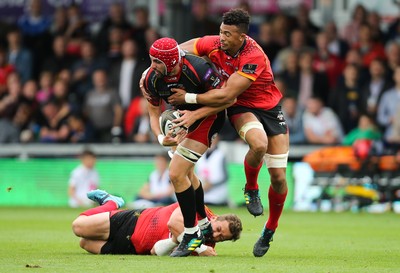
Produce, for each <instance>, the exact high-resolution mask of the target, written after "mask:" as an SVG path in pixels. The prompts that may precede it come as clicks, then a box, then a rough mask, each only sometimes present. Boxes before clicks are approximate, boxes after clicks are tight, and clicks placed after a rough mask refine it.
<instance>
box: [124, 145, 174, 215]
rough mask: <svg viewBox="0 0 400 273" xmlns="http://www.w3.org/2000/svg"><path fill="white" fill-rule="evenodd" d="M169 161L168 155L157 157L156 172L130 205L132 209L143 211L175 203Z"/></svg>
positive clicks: (152, 173)
mask: <svg viewBox="0 0 400 273" xmlns="http://www.w3.org/2000/svg"><path fill="white" fill-rule="evenodd" d="M169 161H170V158H169V156H168V154H167V153H162V154H158V155H156V156H155V158H154V165H155V170H153V171H152V172H151V173H150V176H149V180H148V181H147V182H146V183H145V184H144V185H143V186H142V187H141V189H140V190H139V193H138V195H137V197H136V199H135V200H134V201H133V202H132V203H131V204H129V206H130V207H132V208H135V209H142V208H151V207H156V206H163V205H169V204H172V203H174V202H175V194H174V187H173V186H172V184H171V182H170V181H169V171H168V165H169Z"/></svg>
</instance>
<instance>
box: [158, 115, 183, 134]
mask: <svg viewBox="0 0 400 273" xmlns="http://www.w3.org/2000/svg"><path fill="white" fill-rule="evenodd" d="M180 116H181V115H180V114H179V112H178V111H177V110H172V109H168V110H165V111H164V112H162V114H161V116H160V119H159V121H160V129H161V133H162V134H163V135H164V136H166V135H167V134H168V132H169V131H170V130H172V127H174V125H175V123H173V122H172V121H173V120H174V119H177V118H179V117H180ZM184 129H185V128H184V127H182V126H181V127H176V128H175V129H173V131H172V134H171V136H172V137H175V136H176V135H177V134H178V133H179V132H180V131H181V130H184Z"/></svg>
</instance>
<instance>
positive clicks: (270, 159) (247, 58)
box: [169, 9, 289, 257]
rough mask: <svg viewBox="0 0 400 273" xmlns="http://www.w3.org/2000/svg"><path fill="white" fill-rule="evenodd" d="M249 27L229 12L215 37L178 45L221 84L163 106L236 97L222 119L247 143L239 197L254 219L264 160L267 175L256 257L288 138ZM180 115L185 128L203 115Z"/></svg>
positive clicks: (276, 212) (279, 199)
mask: <svg viewBox="0 0 400 273" xmlns="http://www.w3.org/2000/svg"><path fill="white" fill-rule="evenodd" d="M249 23H250V17H249V15H248V13H247V12H246V11H244V10H242V9H232V10H230V11H228V12H226V13H225V14H224V15H223V18H222V24H221V26H220V33H219V36H217V35H215V36H204V37H202V38H196V39H192V40H190V41H187V42H185V43H183V44H182V45H181V48H182V49H183V50H185V51H188V52H190V53H194V54H196V55H198V56H207V57H208V58H209V59H210V60H211V62H212V63H213V64H214V65H215V66H216V67H217V69H218V70H219V72H220V73H221V74H222V75H223V76H224V79H225V80H226V84H225V85H224V87H222V88H221V89H218V90H210V91H208V92H206V93H204V94H191V93H190V92H189V91H188V90H186V92H185V91H184V90H180V89H174V92H176V93H175V94H174V95H172V96H171V97H170V98H169V102H170V103H171V104H173V105H179V104H181V103H193V104H196V103H198V104H202V105H209V106H218V105H223V104H226V103H227V102H231V101H232V99H234V98H237V102H236V103H235V104H234V105H233V106H232V107H230V108H228V117H229V120H230V122H231V124H232V125H233V126H234V128H235V129H236V131H237V132H238V134H239V136H240V137H241V138H242V139H243V140H244V141H245V142H247V144H248V145H249V150H248V152H247V154H246V156H245V159H244V170H245V175H246V185H245V189H244V196H245V199H246V204H247V209H248V210H249V212H250V213H251V214H253V215H254V216H258V215H261V214H263V207H262V204H261V200H260V197H259V190H258V182H257V179H258V174H259V172H260V169H261V167H262V164H263V161H264V160H265V162H266V166H267V168H268V171H269V174H270V177H271V186H270V188H269V192H268V199H269V218H268V221H267V222H266V224H265V226H264V228H263V231H262V236H261V237H260V238H259V239H258V241H257V242H256V244H255V245H254V248H253V254H254V256H256V257H261V256H263V255H265V253H266V252H267V251H268V249H269V247H270V242H271V241H272V237H273V234H274V232H275V230H276V228H277V226H278V220H279V218H280V216H281V214H282V210H283V206H284V202H285V199H286V195H287V183H286V167H287V160H288V154H289V135H288V130H287V125H286V121H285V119H284V116H283V114H282V111H281V106H280V105H279V102H280V100H281V98H282V94H281V92H280V91H279V90H278V88H277V87H276V86H275V83H274V76H273V73H272V69H271V65H270V62H269V59H268V57H267V56H266V54H265V53H264V52H263V50H262V49H261V47H260V46H259V45H258V44H257V43H256V42H255V41H254V40H253V39H252V38H250V37H249V36H247V34H246V33H247V31H248V29H249ZM182 113H183V116H182V117H180V118H179V119H177V120H176V121H175V122H176V123H177V125H178V126H189V125H190V124H192V123H193V122H194V121H195V120H197V119H198V118H201V117H203V116H206V115H207V109H205V108H204V109H203V108H199V109H198V110H196V111H194V112H189V111H183V112H182Z"/></svg>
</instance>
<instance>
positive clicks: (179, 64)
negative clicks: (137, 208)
mask: <svg viewBox="0 0 400 273" xmlns="http://www.w3.org/2000/svg"><path fill="white" fill-rule="evenodd" d="M149 54H150V59H151V66H150V68H149V69H148V70H147V71H145V78H144V82H143V85H141V89H142V92H143V95H144V97H145V98H146V99H147V101H148V108H149V116H150V125H151V129H152V131H153V133H154V134H155V135H156V136H157V137H158V141H159V142H160V144H161V145H163V146H176V150H175V153H174V155H173V156H172V160H171V163H170V167H169V176H170V180H171V182H172V184H173V185H174V189H175V194H176V198H177V200H178V203H179V206H180V208H181V210H182V214H183V219H184V226H185V231H184V236H183V238H182V241H181V242H180V244H179V246H178V247H177V248H176V249H175V250H174V251H173V252H172V253H171V256H172V257H184V256H188V255H190V254H191V253H192V252H193V251H194V250H195V249H196V248H197V247H200V245H201V244H202V243H203V242H204V240H205V239H204V236H206V237H207V236H212V234H211V233H212V227H211V224H210V222H209V221H208V219H207V217H206V216H207V215H206V212H205V210H204V191H203V188H202V185H201V182H200V181H199V180H198V179H197V177H196V175H195V174H194V165H195V164H196V162H197V161H198V160H199V158H200V157H201V156H202V155H203V154H204V153H205V151H206V150H207V149H208V147H210V145H211V139H212V136H213V135H214V134H216V133H218V132H219V130H220V129H221V127H222V126H223V123H224V121H225V111H223V110H224V109H225V108H226V107H228V106H230V105H231V104H232V103H226V104H221V105H219V106H217V107H207V106H205V107H207V113H208V114H207V116H204V118H202V119H200V120H198V121H196V122H195V123H193V124H191V126H188V131H187V134H185V133H186V132H185V133H183V131H181V132H180V133H178V135H177V136H175V137H172V135H171V134H170V133H169V134H167V135H166V136H164V135H163V134H162V133H161V129H160V125H159V117H160V114H161V103H162V100H164V101H166V102H167V101H168V97H169V96H170V95H171V94H172V91H171V88H181V89H185V90H187V91H188V92H190V93H204V92H206V91H207V90H210V89H215V88H219V87H220V86H221V85H222V80H221V77H220V75H219V74H218V73H217V72H216V71H215V70H214V69H213V68H212V67H211V65H210V64H209V63H207V62H206V61H205V60H204V59H203V58H200V57H197V56H195V55H185V53H184V52H183V51H182V50H181V49H180V48H179V46H178V44H177V42H176V41H175V40H174V39H171V38H161V39H159V40H157V41H155V42H154V43H153V45H152V46H151V48H150V50H149ZM200 107H202V105H198V104H197V105H194V104H182V105H179V106H178V107H177V109H179V110H196V109H198V108H200ZM196 214H197V215H199V219H200V220H198V221H197V220H196ZM196 221H197V223H196Z"/></svg>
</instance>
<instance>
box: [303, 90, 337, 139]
mask: <svg viewBox="0 0 400 273" xmlns="http://www.w3.org/2000/svg"><path fill="white" fill-rule="evenodd" d="M303 124H304V133H305V135H306V139H307V142H308V143H310V144H327V145H332V144H338V143H341V142H342V138H343V129H342V125H341V124H340V120H339V118H338V117H337V115H336V114H335V112H334V111H333V110H332V109H331V108H329V107H326V106H324V104H323V102H322V100H321V98H318V97H311V98H309V99H308V102H307V107H306V110H305V111H304V114H303Z"/></svg>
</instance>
